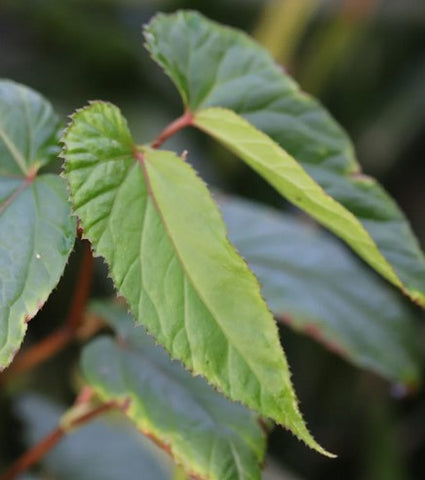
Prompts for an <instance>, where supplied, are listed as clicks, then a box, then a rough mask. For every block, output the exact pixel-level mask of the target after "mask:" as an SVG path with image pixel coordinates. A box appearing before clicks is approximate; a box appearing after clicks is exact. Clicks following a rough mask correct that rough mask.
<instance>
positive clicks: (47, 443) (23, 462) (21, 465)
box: [1, 427, 65, 480]
mask: <svg viewBox="0 0 425 480" xmlns="http://www.w3.org/2000/svg"><path fill="white" fill-rule="evenodd" d="M64 435H65V432H64V431H63V430H62V429H61V428H60V427H57V428H56V429H55V430H53V431H52V432H51V433H49V435H47V437H45V438H44V439H43V440H42V441H41V442H40V443H38V444H37V445H35V446H34V447H33V448H31V449H30V450H28V451H27V452H25V453H24V454H23V455H22V457H21V458H19V459H18V460H17V461H16V462H15V463H14V464H13V465H12V466H11V467H10V468H9V469H8V470H7V471H6V472H5V473H4V474H3V475H2V476H1V480H13V479H14V478H16V477H17V476H18V475H20V474H21V473H23V472H25V471H27V470H28V469H29V468H31V467H32V466H33V465H34V464H35V463H37V462H38V460H40V458H42V457H43V456H44V455H45V454H46V453H47V452H48V451H49V450H51V449H52V448H53V447H54V446H55V445H56V444H57V443H58V442H59V440H60V439H61V438H62V437H63V436H64Z"/></svg>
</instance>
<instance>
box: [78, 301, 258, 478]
mask: <svg viewBox="0 0 425 480" xmlns="http://www.w3.org/2000/svg"><path fill="white" fill-rule="evenodd" d="M92 312H94V313H95V314H97V315H100V316H101V317H102V318H105V319H106V320H107V321H108V322H109V323H111V325H112V326H113V328H114V329H115V330H116V331H117V333H118V341H117V342H114V341H112V340H111V339H109V338H106V337H103V338H100V339H97V340H96V341H94V342H92V343H91V344H90V345H89V346H88V347H86V348H85V350H84V352H83V356H82V364H83V371H84V375H85V377H86V379H87V380H88V382H89V384H90V385H91V386H92V387H93V388H94V389H95V391H96V392H97V393H98V395H100V397H101V398H102V399H103V400H104V401H109V400H114V399H122V398H126V397H127V398H129V399H130V400H131V403H130V406H129V408H128V410H127V415H128V416H129V417H130V418H131V420H132V421H133V422H134V423H135V424H136V425H137V427H138V428H139V429H140V430H141V431H142V432H144V433H146V434H147V435H148V436H149V437H151V438H153V439H154V440H155V441H156V442H157V443H158V444H160V445H162V446H163V448H164V449H165V450H166V451H169V453H170V454H171V455H172V456H173V458H174V459H175V460H176V461H177V463H179V464H181V465H182V466H183V467H184V468H185V470H186V471H187V472H188V473H189V472H190V473H192V474H195V475H196V478H202V479H211V480H242V479H246V480H248V479H249V480H258V479H260V478H261V464H262V461H263V457H264V451H265V438H264V433H263V431H262V429H261V427H260V424H259V422H258V419H257V417H256V415H255V414H254V413H252V412H250V411H249V410H247V409H245V408H244V407H242V406H241V405H237V404H235V403H233V402H230V401H229V400H227V399H225V398H224V397H223V396H222V395H220V394H219V393H217V392H215V391H214V389H213V388H211V387H210V386H209V385H208V384H207V383H206V382H205V381H204V380H203V379H202V378H193V377H191V375H190V374H189V373H188V372H186V371H185V370H184V369H183V368H182V367H181V365H179V364H178V363H175V362H174V363H173V362H172V361H171V360H170V358H169V356H168V355H167V354H166V353H165V352H164V351H163V350H162V348H160V347H159V346H157V345H155V344H154V342H153V339H152V338H151V337H149V336H147V335H146V333H145V332H144V329H143V328H141V327H138V328H136V327H135V326H134V323H133V319H132V317H131V316H130V315H129V314H127V313H126V312H125V310H124V309H123V307H117V306H114V305H112V304H107V303H103V304H95V305H94V306H93V307H92Z"/></svg>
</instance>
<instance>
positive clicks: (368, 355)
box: [220, 196, 420, 386]
mask: <svg viewBox="0 0 425 480" xmlns="http://www.w3.org/2000/svg"><path fill="white" fill-rule="evenodd" d="M220 205H221V211H222V214H223V218H224V221H225V222H226V225H227V228H228V230H229V238H230V240H231V241H232V243H233V244H234V245H235V246H236V247H237V249H238V251H240V252H241V254H242V255H243V257H244V258H245V259H246V261H247V262H248V265H249V266H250V267H251V268H252V270H253V271H254V273H255V274H256V275H257V277H258V279H259V280H260V283H261V285H262V293H263V295H264V297H265V299H266V300H267V303H268V305H269V306H270V308H271V309H272V311H273V312H274V313H275V314H276V316H277V317H278V318H281V319H282V320H284V321H285V322H286V323H288V324H289V326H291V327H293V328H295V329H297V330H300V331H301V332H303V333H305V334H307V335H311V336H312V337H313V338H315V339H316V340H318V341H320V342H322V343H323V344H324V345H325V346H326V347H328V348H329V349H331V350H333V351H334V352H336V353H337V354H340V355H342V356H343V357H344V358H346V359H347V360H350V361H351V362H353V363H354V364H356V365H358V366H360V367H363V368H367V369H370V370H372V371H374V372H376V373H378V374H380V375H383V376H384V377H386V378H388V379H389V380H391V381H395V382H401V383H405V384H407V385H410V386H411V385H415V384H417V383H418V382H419V379H420V363H419V355H418V352H419V348H418V347H419V345H418V331H417V328H416V321H417V320H419V318H418V317H419V315H417V314H415V312H414V311H413V309H412V308H409V307H410V305H409V304H407V300H406V299H405V298H403V297H402V296H401V294H399V293H398V292H397V291H396V290H394V289H393V288H392V287H391V286H390V285H388V284H387V283H386V282H384V281H383V280H382V279H381V278H380V277H378V276H377V275H375V274H374V273H373V272H371V271H370V270H369V269H368V268H365V267H364V266H363V265H362V264H361V263H360V262H359V261H357V259H356V258H354V257H353V255H352V254H351V253H350V252H349V251H347V249H346V248H344V247H343V245H341V244H340V242H338V241H337V240H336V239H334V238H333V237H331V236H330V235H326V234H325V233H324V232H322V231H320V230H319V229H318V228H317V227H314V226H312V225H311V224H309V223H307V222H305V221H303V220H302V219H296V218H295V217H294V216H292V215H288V214H285V213H282V212H278V211H276V210H274V209H272V208H269V207H266V206H262V205H260V204H257V203H254V202H248V201H246V200H241V199H237V198H234V197H229V196H225V197H224V198H223V199H222V201H221V202H220ZM347 279H348V280H347Z"/></svg>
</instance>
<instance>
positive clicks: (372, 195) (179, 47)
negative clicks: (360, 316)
mask: <svg viewBox="0 0 425 480" xmlns="http://www.w3.org/2000/svg"><path fill="white" fill-rule="evenodd" d="M145 38H146V42H147V47H148V49H149V51H150V52H151V54H152V56H153V58H154V60H156V61H157V62H158V63H159V64H160V65H161V66H162V67H163V68H164V70H165V71H166V73H167V74H168V75H169V76H170V77H171V79H172V80H173V82H174V83H175V84H176V86H177V88H178V90H179V92H180V94H181V96H182V98H183V102H184V105H185V108H187V109H189V110H191V111H192V112H195V111H199V110H201V109H204V108H207V107H212V106H219V107H225V108H228V109H231V110H233V111H234V112H236V113H238V114H239V115H242V116H243V117H244V118H245V119H246V120H248V121H249V123H251V124H252V125H254V126H255V127H256V128H258V129H259V130H261V131H263V132H264V133H265V134H266V135H268V136H269V137H270V138H271V139H273V140H274V141H275V142H276V143H277V144H279V145H280V146H281V147H282V148H283V149H284V150H285V151H287V152H288V153H289V154H290V155H291V156H292V157H294V158H295V159H296V160H297V161H298V162H300V163H301V165H302V166H303V167H304V168H305V169H306V171H307V172H308V173H309V175H311V176H312V177H313V178H314V179H315V180H316V181H317V182H318V183H319V184H320V185H321V186H322V187H323V189H324V190H325V191H326V192H327V193H328V194H329V195H330V196H331V197H333V198H334V199H335V200H337V201H338V202H339V203H341V205H343V206H344V207H345V208H346V209H347V210H348V211H350V212H351V213H352V214H353V215H354V216H355V217H356V218H357V219H358V220H359V221H360V222H361V223H362V225H363V227H364V228H365V229H366V231H367V232H368V233H369V235H370V236H371V238H372V239H373V241H374V242H375V243H376V245H377V247H378V249H379V250H380V252H381V254H382V255H383V257H385V258H386V260H387V261H388V263H389V264H390V265H391V266H392V267H393V268H394V270H395V273H396V275H397V276H398V278H399V279H400V280H401V282H402V284H403V287H402V288H403V290H405V291H406V293H408V295H409V296H410V297H411V298H412V299H414V300H415V301H417V302H419V303H420V304H421V305H423V306H424V305H425V260H424V257H423V254H422V252H421V250H420V248H419V246H418V243H417V241H416V239H415V238H414V236H413V234H412V232H411V230H410V227H409V225H408V223H407V221H406V219H405V218H404V216H403V214H402V213H401V212H400V210H399V209H398V207H397V206H396V204H395V203H394V201H393V200H392V199H391V198H390V197H389V196H388V195H387V193H386V192H385V191H384V190H383V189H382V187H381V186H380V185H379V184H378V183H377V182H376V181H375V180H373V179H372V178H370V177H367V176H365V175H363V174H361V171H360V167H359V165H358V163H357V162H356V159H355V155H354V152H353V147H352V144H351V142H350V140H349V139H348V137H347V135H346V134H345V132H344V131H343V130H342V129H341V128H340V127H339V126H338V125H337V123H336V122H335V121H334V120H333V119H332V117H331V116H330V115H329V114H328V113H327V112H326V110H325V109H324V108H323V107H321V106H320V104H319V103H318V102H316V101H315V100H313V99H312V98H311V97H309V96H308V95H305V94H304V93H302V92H300V91H299V89H298V86H297V85H296V84H295V83H294V82H293V81H292V80H291V79H290V78H289V77H288V75H286V74H285V73H284V71H283V70H282V69H281V68H280V67H279V66H278V65H276V64H275V62H274V61H273V59H272V58H271V57H270V55H269V54H268V53H267V52H266V51H265V50H264V49H263V48H262V47H260V46H259V45H258V44H256V43H255V42H254V41H253V40H251V39H250V38H249V37H248V36H246V35H245V34H243V33H241V32H238V31H236V30H234V29H231V28H226V27H222V26H220V25H218V24H216V23H214V22H211V21H209V20H207V19H205V18H204V17H203V16H201V15H199V14H198V13H195V12H190V11H189V12H178V13H176V14H172V15H157V16H156V17H155V18H154V19H153V21H152V22H151V23H150V24H149V25H148V26H147V27H146V29H145ZM358 253H361V254H362V256H363V253H364V252H358ZM363 258H365V259H366V260H368V261H370V260H371V259H370V258H368V257H365V256H363ZM372 265H373V266H376V265H375V264H372ZM380 272H381V273H383V274H384V272H383V271H382V270H380ZM386 278H387V279H388V280H390V281H393V282H394V278H391V275H389V274H386Z"/></svg>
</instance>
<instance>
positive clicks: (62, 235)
mask: <svg viewBox="0 0 425 480" xmlns="http://www.w3.org/2000/svg"><path fill="white" fill-rule="evenodd" d="M57 132H58V128H57V119H56V116H55V115H54V113H53V111H52V108H51V106H50V104H49V103H48V102H47V101H46V100H44V99H43V98H42V97H41V96H40V95H38V94H37V93H36V92H34V91H33V90H30V89H28V88H26V87H23V86H21V85H18V84H16V83H13V82H10V81H0V267H1V272H2V274H1V279H0V370H1V369H2V368H4V367H6V366H7V365H8V364H9V363H10V362H11V360H12V358H13V355H14V354H15V352H16V351H17V349H18V348H19V346H20V345H21V343H22V340H23V337H24V334H25V331H26V328H27V322H28V320H30V319H31V318H32V317H33V316H34V315H35V314H36V313H37V311H38V310H39V309H40V308H41V306H42V305H43V303H44V302H45V301H46V299H47V298H48V297H49V295H50V292H51V291H52V290H53V288H54V287H55V286H56V284H57V282H58V281H59V278H60V276H61V275H62V272H63V269H64V267H65V264H66V261H67V259H68V256H69V253H70V251H71V249H72V246H73V243H74V238H75V230H76V225H75V219H73V218H71V209H70V205H69V203H68V200H67V196H68V195H67V192H66V188H65V182H64V181H63V179H61V178H59V177H58V176H55V175H46V174H45V175H37V171H38V169H39V168H40V167H41V166H42V165H45V164H47V163H48V162H50V161H51V160H53V159H54V158H55V156H56V155H55V153H57V150H58V146H57V142H56V137H57Z"/></svg>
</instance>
